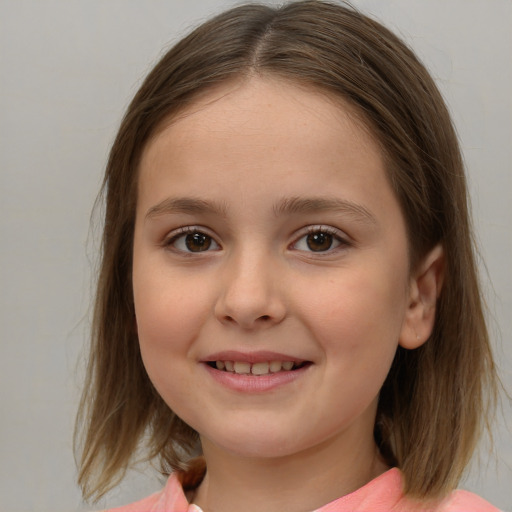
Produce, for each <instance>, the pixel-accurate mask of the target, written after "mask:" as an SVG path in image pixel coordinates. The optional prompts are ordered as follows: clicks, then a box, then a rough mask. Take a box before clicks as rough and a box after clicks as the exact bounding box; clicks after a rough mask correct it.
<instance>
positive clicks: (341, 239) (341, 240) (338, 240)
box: [162, 225, 351, 257]
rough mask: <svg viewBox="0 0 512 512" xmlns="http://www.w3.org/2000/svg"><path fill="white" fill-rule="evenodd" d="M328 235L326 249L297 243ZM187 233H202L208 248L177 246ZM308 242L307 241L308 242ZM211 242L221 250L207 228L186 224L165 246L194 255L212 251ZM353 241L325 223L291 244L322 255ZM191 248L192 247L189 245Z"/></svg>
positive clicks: (311, 228)
mask: <svg viewBox="0 0 512 512" xmlns="http://www.w3.org/2000/svg"><path fill="white" fill-rule="evenodd" d="M315 234H316V235H318V234H322V235H327V236H329V237H332V240H331V243H330V246H329V247H328V248H327V249H326V250H319V251H314V250H311V249H310V250H307V249H297V245H298V244H299V242H300V241H301V240H303V239H306V240H307V237H309V236H311V235H315ZM187 235H201V236H203V237H206V238H207V241H208V246H207V247H206V250H204V251H191V250H186V249H183V248H178V247H176V242H177V241H178V240H180V238H183V239H184V243H186V241H185V239H186V236H187ZM307 243H308V242H307V241H306V244H307ZM334 243H335V244H337V245H336V246H335V247H331V246H332V245H333V244H334ZM211 244H214V245H215V248H214V250H219V249H220V248H221V247H220V244H219V243H218V242H217V241H216V240H215V238H214V237H213V236H211V235H209V234H208V233H206V232H205V229H204V228H202V227H199V226H185V227H182V228H179V229H177V230H176V231H174V232H173V233H172V234H171V235H170V236H169V237H167V238H166V239H165V240H164V242H163V244H162V245H163V246H164V247H166V248H169V249H171V250H174V251H176V252H179V253H180V254H186V255H194V254H200V253H202V252H211V249H210V247H211ZM350 245H351V243H350V242H349V241H348V240H347V237H345V236H341V234H340V231H339V230H338V229H336V228H333V227H330V226H323V225H316V226H308V227H307V228H305V232H303V233H302V234H301V235H300V237H298V238H297V239H296V240H295V241H294V242H293V243H291V244H290V245H289V247H290V248H291V249H296V250H298V251H301V252H308V253H311V254H314V255H316V256H320V257H321V256H322V255H326V254H331V253H332V252H334V251H336V250H340V248H341V249H343V248H344V247H349V246H350ZM189 248H190V247H189Z"/></svg>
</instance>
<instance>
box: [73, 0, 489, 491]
mask: <svg viewBox="0 0 512 512" xmlns="http://www.w3.org/2000/svg"><path fill="white" fill-rule="evenodd" d="M253 75H254V76H258V75H261V76H274V77H278V78H281V79H282V80H283V81H284V83H286V81H289V82H293V83H300V84H303V85H305V86H307V87H310V88H312V89H314V90H317V91H323V92H324V93H325V94H326V95H329V96H330V97H335V98H336V97H337V98H342V99H343V100H344V101H347V102H349V103H350V104H351V105H352V107H353V108H354V109H355V110H356V112H357V113H358V115H359V116H360V117H361V119H362V120H363V123H364V125H365V126H366V127H367V128H368V129H369V130H370V131H371V133H372V134H373V135H374V137H375V139H376V140H377V141H378V143H379V145H380V148H381V151H382V155H383V157H384V160H385V163H386V170H387V173H388V177H389V180H390V183H391V185H392V187H393V189H394V192H395V194H396V197H397V199H398V201H399V203H400V206H401V209H402V212H403V215H404V217H405V221H406V225H407V230H408V240H409V249H410V262H411V268H412V269H414V266H415V265H416V264H417V263H418V262H419V261H420V260H421V258H422V256H424V255H425V254H426V253H427V251H429V250H430V249H431V248H433V247H434V246H435V245H436V244H442V246H443V247H444V251H445V258H446V262H445V264H446V276H445V281H444V285H443V289H442V292H441V295H440V298H439V300H438V304H437V313H436V321H435V326H434V330H433V332H432V335H431V336H430V338H429V340H428V341H427V342H426V343H425V344H424V345H422V346H421V347H420V348H418V349H416V350H405V349H402V348H399V349H398V351H397V353H396V356H395V359H394V361H393V364H392V367H391V371H390V373H389V375H388V377H387V379H386V382H385V384H384V386H383V388H382V390H381V393H380V398H379V405H378V411H377V418H376V423H375V439H376V441H377V444H378V446H379V448H380V450H381V452H382V454H383V456H384V457H385V458H386V460H387V462H388V464H390V465H393V466H397V467H399V468H400V469H401V470H402V472H403V474H404V479H405V491H406V493H408V494H409V495H410V496H412V497H417V498H421V499H430V498H436V497H440V496H443V495H444V494H446V493H447V492H449V491H450V490H452V489H453V488H454V487H455V486H456V485H457V482H458V481H459V479H460V477H461V474H462V472H463V470H464V468H465V467H466V465H467V464H468V462H469V459H470V457H471V455H472V453H473V451H474V448H475V444H476V442H477V440H478V438H479V435H480V433H481V430H482V426H483V425H484V424H485V421H486V418H487V417H488V416H487V415H488V414H489V413H491V412H492V408H493V405H494V404H495V400H496V389H497V384H496V382H497V381H496V376H495V371H494V363H493V359H492V354H491V350H490V345H489V339H488V334H487V330H486V325H485V320H484V314H483V306H482V299H481V293H480V289H479V283H478V276H477V271H476V263H475V251H474V242H473V238H472V228H471V222H470V215H469V211H468V198H467V190H466V181H465V175H464V169H463V162H462V157H461V153H460V149H459V145H458V141H457V137H456V133H455V130H454V128H453V125H452V122H451V119H450V116H449V113H448V110H447V108H446V106H445V103H444V101H443V99H442V97H441V95H440V93H439V91H438V89H437V87H436V85H435V84H434V82H433V80H432V78H431V77H430V75H429V73H428V72H427V71H426V69H425V67H424V66H423V65H422V64H421V63H420V62H419V61H418V59H417V58H416V57H415V55H414V54H413V52H412V51H411V50H410V49H409V48H408V47H407V46H406V45H405V44H404V43H403V42H402V41H401V40H399V39H398V38H397V37H396V36H395V35H394V34H392V33H391V32H390V31H389V30H388V29H386V28H385V27H383V26H382V25H381V24H379V23H378V22H376V21H374V20H373V19H371V18H369V17H366V16H364V15H362V14H361V13H359V12H358V11H357V10H355V9H353V8H352V7H350V6H345V5H337V4H334V3H328V2H323V1H315V0H305V1H299V2H294V3H289V4H286V5H284V6H282V7H279V8H273V7H269V6H263V5H257V4H250V5H245V6H240V7H236V8H233V9H231V10H229V11H227V12H225V13H223V14H221V15H219V16H217V17H215V18H213V19H211V20H210V21H208V22H206V23H204V24H203V25H201V26H200V27H198V28H197V29H196V30H194V31H193V32H192V33H191V34H190V35H188V36H187V37H185V38H184V39H183V40H182V41H181V42H179V43H178V44H176V45H175V46H174V47H173V48H172V49H171V50H169V51H168V52H167V54H165V55H164V56H163V58H162V59H161V60H160V62H159V63H158V64H157V65H156V66H155V67H154V69H153V70H152V71H151V72H150V74H149V75H148V77H147V78H146V80H145V81H144V83H143V84H142V86H141V87H140V89H139V91H138V92H137V94H136V95H135V97H134V99H133V101H132V102H131V104H130V106H129V107H128V110H127V112H126V115H125V117H124V119H123V121H122V124H121V127H120V129H119V132H118V135H117V138H116V139H115V142H114V144H113V147H112V151H111V153H110V158H109V160H108V164H107V168H106V173H105V179H104V184H103V189H102V191H103V197H104V201H105V225H104V234H103V242H102V260H101V269H100V274H99V278H98V287H97V295H96V302H95V310H94V319H93V326H92V344H91V352H90V359H89V366H88V373H87V380H86V385H85V390H84V394H83V397H82V402H81V405H80V410H79V414H78V422H77V430H76V438H75V439H76V444H77V450H79V451H80V461H81V462H80V474H79V483H80V485H81V486H82V489H83V491H84V495H85V496H87V497H90V496H101V495H102V494H104V493H105V492H106V491H107V490H108V489H109V488H111V487H112V486H113V485H115V483H117V482H118V481H119V480H120V478H122V476H123V474H124V472H125V470H126V468H127V467H128V465H129V463H130V461H131V458H132V456H133V454H134V453H135V451H136V450H137V449H142V450H144V453H145V454H146V456H147V458H148V459H153V458H160V462H161V465H162V467H163V468H164V471H169V470H183V469H186V467H187V459H188V457H189V456H190V454H191V453H193V452H194V451H195V450H197V449H198V436H197V433H196V432H195V431H194V430H193V429H192V428H190V427H189V426H188V425H186V424H185V423H183V422H182V421H181V420H180V419H179V418H178V417H177V416H176V415H175V414H174V413H173V412H172V411H171V410H170V409H169V408H168V407H167V406H166V404H165V403H164V402H163V400H162V399H161V398H160V397H159V396H158V394H157V393H156V391H155V390H154V388H153V386H152V384H151V382H150V380H149V378H148V376H147V374H146V372H145V369H144V366H143V363H142V360H141V356H140V352H139V345H138V340H137V333H136V329H135V320H134V317H135V312H134V306H133V298H132V295H133V292H132V284H131V270H132V243H133V232H134V220H135V206H136V201H137V194H136V192H137V174H138V166H139V160H140V157H141V153H142V151H143V149H144V148H145V146H146V144H147V143H148V141H149V140H150V139H151V137H152V136H153V135H154V134H155V132H156V130H158V129H159V127H161V126H162V123H163V122H164V121H166V120H168V119H170V118H172V117H173V116H175V115H176V114H177V113H179V112H180V111H182V110H183V109H184V108H186V107H187V106H188V105H190V104H191V103H193V102H194V100H195V99H197V97H198V96H199V95H200V94H203V93H205V92H208V90H210V89H211V88H212V87H214V86H216V85H218V84H222V83H224V82H227V81H228V80H232V79H237V78H245V77H250V76H253ZM141 447H142V448H141Z"/></svg>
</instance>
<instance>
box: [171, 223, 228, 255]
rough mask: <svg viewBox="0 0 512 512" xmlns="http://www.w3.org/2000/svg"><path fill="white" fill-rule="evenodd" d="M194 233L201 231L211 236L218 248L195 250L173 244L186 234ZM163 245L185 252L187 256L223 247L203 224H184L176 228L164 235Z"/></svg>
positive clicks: (175, 250) (178, 251) (181, 252)
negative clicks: (179, 247)
mask: <svg viewBox="0 0 512 512" xmlns="http://www.w3.org/2000/svg"><path fill="white" fill-rule="evenodd" d="M194 233H200V234H203V235H206V236H207V237H209V238H211V240H212V242H213V243H214V244H215V245H216V246H217V248H215V249H209V250H206V251H198V252H193V251H184V250H182V249H178V248H177V247H174V246H173V244H174V243H175V242H176V240H178V239H179V238H181V237H183V236H186V235H190V234H194ZM161 245H162V246H163V247H164V248H166V249H169V250H172V251H174V252H177V253H180V254H184V255H187V256H197V255H200V254H204V253H206V252H214V251H218V250H220V249H221V245H220V243H219V242H218V241H217V239H216V237H215V235H213V234H212V233H211V232H210V230H209V229H207V228H205V227H203V226H182V227H179V228H176V229H174V230H172V231H171V232H170V233H168V234H167V235H166V236H165V237H164V239H163V240H162V244H161Z"/></svg>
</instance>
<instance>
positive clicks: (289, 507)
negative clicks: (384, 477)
mask: <svg viewBox="0 0 512 512" xmlns="http://www.w3.org/2000/svg"><path fill="white" fill-rule="evenodd" d="M350 437H351V436H349V437H348V438H347V437H344V438H343V440H339V439H335V440H327V441H325V442H324V443H323V444H322V445H320V446H318V445H317V446H314V447H313V448H310V449H308V450H304V451H303V452H301V453H298V454H293V455H292V456H289V457H279V458H254V457H250V458H249V457H241V456H238V455H235V454H232V453H229V452H226V451H225V450H223V449H221V448H219V447H218V446H216V445H214V444H213V443H210V442H209V441H208V440H205V439H203V451H204V455H205V458H206V461H207V468H208V470H207V473H206V476H205V478H204V480H203V482H202V483H201V485H200V486H199V488H198V490H197V493H196V496H195V499H194V503H196V504H197V505H199V506H200V507H201V508H202V509H203V510H204V512H234V511H240V510H244V512H256V511H257V512H261V510H265V511H266V512H278V511H279V512H284V511H293V512H301V511H310V510H314V509H316V508H319V507H321V506H322V505H325V504H326V503H329V502H331V501H334V500H335V499H337V498H339V497H341V496H344V495H346V494H349V493H351V492H353V491H355V490H356V489H358V488H360V487H362V486H363V485H365V484H366V483H368V482H369V481H370V480H372V479H373V478H376V477H377V476H378V475H380V474H381V473H383V472H384V471H386V470H387V469H388V468H387V466H386V465H385V463H384V462H383V461H382V459H381V457H380V455H379V453H378V449H377V447H376V446H375V443H374V442H373V438H372V439H371V442H362V441H361V436H360V435H358V436H353V438H352V439H351V438H350ZM340 445H341V446H340Z"/></svg>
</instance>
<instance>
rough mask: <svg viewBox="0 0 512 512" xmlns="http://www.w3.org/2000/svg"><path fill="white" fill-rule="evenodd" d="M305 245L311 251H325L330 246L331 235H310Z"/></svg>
mask: <svg viewBox="0 0 512 512" xmlns="http://www.w3.org/2000/svg"><path fill="white" fill-rule="evenodd" d="M307 244H308V247H309V248H310V249H311V250H312V251H315V252H320V251H327V250H328V249H330V248H331V245H332V235H329V234H328V233H322V232H317V233H311V234H310V235H308V238H307Z"/></svg>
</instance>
